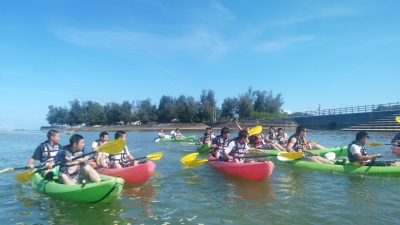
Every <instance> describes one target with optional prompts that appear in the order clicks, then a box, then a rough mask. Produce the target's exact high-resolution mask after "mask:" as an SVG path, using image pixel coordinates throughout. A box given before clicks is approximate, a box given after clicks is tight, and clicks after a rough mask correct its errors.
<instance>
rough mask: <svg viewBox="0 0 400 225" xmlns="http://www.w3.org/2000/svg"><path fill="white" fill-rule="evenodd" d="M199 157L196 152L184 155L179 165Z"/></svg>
mask: <svg viewBox="0 0 400 225" xmlns="http://www.w3.org/2000/svg"><path fill="white" fill-rule="evenodd" d="M198 155H199V153H198V152H194V153H190V154H189V155H185V156H183V157H182V158H181V163H182V164H185V161H188V160H194V159H195V158H196V157H197V156H198Z"/></svg>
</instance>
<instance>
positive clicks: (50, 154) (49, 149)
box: [40, 141, 62, 164]
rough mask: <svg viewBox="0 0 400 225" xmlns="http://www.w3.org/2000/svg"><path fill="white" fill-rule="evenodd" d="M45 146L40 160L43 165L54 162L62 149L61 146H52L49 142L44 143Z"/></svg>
mask: <svg viewBox="0 0 400 225" xmlns="http://www.w3.org/2000/svg"><path fill="white" fill-rule="evenodd" d="M42 145H43V152H42V157H41V159H40V163H41V164H45V163H47V162H50V161H53V158H54V157H55V156H56V155H57V152H58V151H59V150H60V149H62V146H61V145H60V144H54V145H53V146H51V145H50V144H49V141H44V142H43V143H42Z"/></svg>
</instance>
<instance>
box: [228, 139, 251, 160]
mask: <svg viewBox="0 0 400 225" xmlns="http://www.w3.org/2000/svg"><path fill="white" fill-rule="evenodd" d="M232 141H234V142H235V148H234V149H232V150H231V152H230V153H229V155H230V156H233V157H237V158H239V161H240V162H243V161H244V159H243V158H242V157H243V156H244V153H246V149H247V143H246V142H245V143H243V144H240V143H239V142H238V141H237V140H236V139H234V140H232Z"/></svg>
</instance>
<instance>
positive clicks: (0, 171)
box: [0, 168, 14, 173]
mask: <svg viewBox="0 0 400 225" xmlns="http://www.w3.org/2000/svg"><path fill="white" fill-rule="evenodd" d="M13 170H14V168H7V169H4V170H0V173H4V172H7V171H13Z"/></svg>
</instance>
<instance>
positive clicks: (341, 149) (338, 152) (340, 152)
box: [265, 146, 347, 157]
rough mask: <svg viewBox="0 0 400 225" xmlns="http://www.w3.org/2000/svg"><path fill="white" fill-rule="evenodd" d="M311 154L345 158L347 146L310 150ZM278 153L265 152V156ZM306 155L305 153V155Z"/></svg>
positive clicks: (272, 151) (273, 151)
mask: <svg viewBox="0 0 400 225" xmlns="http://www.w3.org/2000/svg"><path fill="white" fill-rule="evenodd" d="M311 151H312V152H315V153H319V154H320V155H322V156H323V155H325V154H326V153H328V152H334V153H335V154H336V156H337V157H339V156H347V146H342V147H335V148H327V149H323V150H311ZM278 152H282V151H279V150H265V153H267V154H278ZM307 154H308V153H306V155H307Z"/></svg>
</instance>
